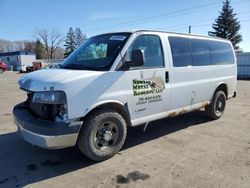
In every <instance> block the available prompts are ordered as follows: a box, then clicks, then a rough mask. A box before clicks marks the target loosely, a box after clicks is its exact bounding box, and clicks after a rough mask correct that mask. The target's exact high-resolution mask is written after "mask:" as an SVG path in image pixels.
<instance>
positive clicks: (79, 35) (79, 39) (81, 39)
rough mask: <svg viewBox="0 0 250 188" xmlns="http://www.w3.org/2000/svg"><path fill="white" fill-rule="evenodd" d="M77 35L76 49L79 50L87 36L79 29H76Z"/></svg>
mask: <svg viewBox="0 0 250 188" xmlns="http://www.w3.org/2000/svg"><path fill="white" fill-rule="evenodd" d="M75 35H76V48H78V47H79V46H80V45H81V44H82V43H83V42H84V41H85V40H86V35H85V34H83V33H82V31H81V29H80V28H79V27H77V28H76V30H75Z"/></svg>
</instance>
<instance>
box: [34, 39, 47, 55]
mask: <svg viewBox="0 0 250 188" xmlns="http://www.w3.org/2000/svg"><path fill="white" fill-rule="evenodd" d="M35 54H36V59H44V58H46V56H45V51H44V46H43V45H42V43H41V42H40V40H39V39H37V40H36V42H35Z"/></svg>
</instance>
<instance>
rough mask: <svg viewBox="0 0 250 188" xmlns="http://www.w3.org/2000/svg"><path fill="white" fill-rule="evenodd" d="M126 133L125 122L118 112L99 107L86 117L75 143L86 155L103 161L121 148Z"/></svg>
mask: <svg viewBox="0 0 250 188" xmlns="http://www.w3.org/2000/svg"><path fill="white" fill-rule="evenodd" d="M126 135H127V126H126V122H125V120H124V119H123V117H122V116H121V115H120V114H119V113H117V112H116V111H114V110H109V109H99V110H96V111H94V112H93V113H91V114H90V115H88V117H87V118H86V121H85V122H84V123H83V125H82V128H81V131H80V134H79V136H78V140H77V145H78V147H79V149H80V150H81V151H82V153H83V154H84V155H85V156H86V157H88V158H90V159H92V160H95V161H103V160H106V159H109V158H111V157H112V156H113V155H115V154H116V153H117V152H118V151H119V150H120V149H121V148H122V146H123V144H124V142H125V139H126Z"/></svg>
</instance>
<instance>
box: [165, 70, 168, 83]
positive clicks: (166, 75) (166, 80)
mask: <svg viewBox="0 0 250 188" xmlns="http://www.w3.org/2000/svg"><path fill="white" fill-rule="evenodd" d="M165 82H166V83H168V82H169V76H168V72H165Z"/></svg>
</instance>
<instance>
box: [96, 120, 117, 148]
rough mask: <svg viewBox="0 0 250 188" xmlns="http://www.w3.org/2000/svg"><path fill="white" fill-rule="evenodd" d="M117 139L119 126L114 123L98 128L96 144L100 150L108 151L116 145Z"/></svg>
mask: <svg viewBox="0 0 250 188" xmlns="http://www.w3.org/2000/svg"><path fill="white" fill-rule="evenodd" d="M117 138H118V127H117V125H116V124H115V123H113V122H105V123H103V124H101V125H100V126H99V127H98V128H97V130H96V133H95V138H94V144H95V147H96V148H97V149H98V150H106V149H108V148H110V147H112V146H114V145H115V144H116V142H117Z"/></svg>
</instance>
